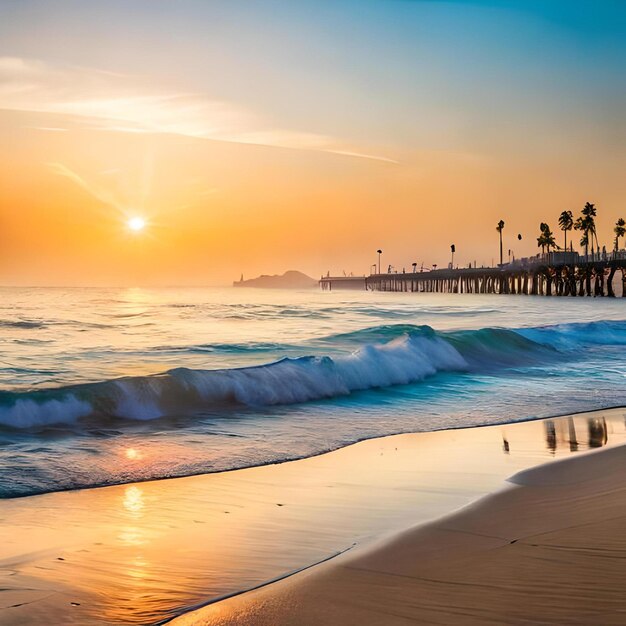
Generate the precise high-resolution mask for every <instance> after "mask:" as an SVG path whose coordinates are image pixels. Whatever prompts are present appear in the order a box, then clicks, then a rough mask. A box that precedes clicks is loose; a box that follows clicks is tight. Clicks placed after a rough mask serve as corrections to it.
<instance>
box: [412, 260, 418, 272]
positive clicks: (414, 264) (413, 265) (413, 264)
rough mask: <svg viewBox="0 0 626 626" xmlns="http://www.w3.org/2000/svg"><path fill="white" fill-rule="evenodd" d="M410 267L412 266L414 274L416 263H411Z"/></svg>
mask: <svg viewBox="0 0 626 626" xmlns="http://www.w3.org/2000/svg"><path fill="white" fill-rule="evenodd" d="M411 267H412V268H413V273H414V274H415V272H417V263H415V262H413V263H411Z"/></svg>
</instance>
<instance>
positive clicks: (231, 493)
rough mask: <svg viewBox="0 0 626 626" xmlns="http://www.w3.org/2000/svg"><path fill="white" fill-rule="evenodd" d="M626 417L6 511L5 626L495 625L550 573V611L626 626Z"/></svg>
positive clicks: (392, 440)
mask: <svg viewBox="0 0 626 626" xmlns="http://www.w3.org/2000/svg"><path fill="white" fill-rule="evenodd" d="M625 413H626V411H625V410H624V409H612V410H607V411H599V412H594V413H583V414H579V415H575V416H569V417H567V416H566V417H563V418H557V419H548V420H537V421H530V422H520V423H514V424H503V425H498V426H489V427H481V428H468V429H459V430H448V431H437V432H427V433H415V434H405V435H394V436H389V437H384V438H381V439H372V440H368V441H363V442H360V443H358V444H354V445H351V446H347V447H345V448H342V449H339V450H336V451H334V452H330V453H327V454H323V455H319V456H316V457H310V458H307V459H302V460H299V461H293V462H287V463H282V464H277V465H267V466H262V467H255V468H250V469H244V470H236V471H232V472H223V473H217V474H208V475H201V476H192V477H187V478H179V479H169V480H161V481H149V482H145V483H131V484H127V485H120V486H113V487H104V488H96V489H85V490H78V491H70V492H59V493H50V494H45V495H41V496H31V497H27V498H17V499H11V500H5V501H3V503H2V509H1V511H2V514H1V515H0V533H1V534H2V536H3V538H4V541H3V545H2V548H1V555H0V580H1V585H0V586H1V587H2V591H1V592H0V603H1V604H0V607H1V609H0V623H2V624H3V626H4V625H7V626H14V625H15V626H17V625H18V624H19V625H20V626H23V625H25V624H41V623H42V620H48V623H63V624H98V625H102V624H107V625H108V624H146V623H150V624H154V623H162V622H165V621H168V620H171V619H173V618H177V617H178V619H180V620H181V621H180V622H179V623H181V624H213V623H220V624H226V623H233V624H251V623H255V624H256V623H259V624H264V623H266V624H281V623H286V624H306V623H311V624H314V623H320V622H324V623H337V624H339V623H348V624H350V623H376V624H389V623H394V621H393V620H394V619H395V620H397V622H398V623H404V622H405V621H407V620H408V621H413V622H414V621H415V620H416V619H418V617H419V619H421V620H424V621H425V622H426V623H450V620H451V617H450V616H451V613H450V611H457V610H458V611H460V612H461V613H462V614H463V616H464V617H463V619H467V620H468V622H469V623H471V620H475V621H476V620H477V621H479V622H480V621H481V620H482V621H483V623H484V621H488V620H489V619H492V620H496V621H498V620H501V619H502V616H503V615H504V613H503V611H505V610H506V611H509V612H511V611H512V613H510V614H511V615H517V613H516V612H519V614H520V616H522V617H523V614H524V610H525V609H528V610H530V609H529V608H528V603H526V602H524V601H520V599H521V598H523V597H524V594H525V593H527V592H528V590H529V589H530V588H532V586H533V585H534V584H535V581H537V580H538V579H539V577H540V576H544V577H547V578H546V580H548V579H549V580H550V585H548V586H546V587H545V590H548V589H550V590H552V589H553V588H554V589H556V590H555V592H554V593H552V591H545V595H543V596H541V597H542V598H543V600H544V601H545V602H546V603H547V608H546V610H547V611H548V613H547V614H548V616H549V615H552V614H554V615H555V616H556V617H555V618H554V619H556V620H557V621H558V620H561V621H560V623H562V618H563V615H564V613H563V611H566V610H569V609H568V607H569V608H570V609H571V610H572V615H576V616H580V618H581V620H582V621H583V622H584V619H585V616H586V617H589V615H590V614H591V613H593V612H597V611H600V609H602V610H603V611H605V612H608V613H607V617H606V619H604V623H610V620H611V616H612V615H615V613H611V611H616V610H617V608H616V606H617V605H618V604H619V602H621V601H620V600H619V598H617V597H616V596H614V595H613V594H614V591H615V590H616V589H617V586H618V583H617V581H618V580H619V578H616V577H615V576H614V574H615V571H616V570H615V568H619V564H620V559H618V558H615V557H616V555H619V554H621V552H620V550H622V551H623V547H620V546H621V543H620V541H621V539H620V537H619V534H618V533H617V529H618V528H619V524H620V520H619V519H618V517H617V516H618V515H623V513H624V508H623V507H624V493H623V488H624V484H625V483H624V475H623V471H624V467H623V464H624V451H625V450H624V448H623V445H624V444H626V429H625V421H624V417H625ZM599 449H602V451H601V452H598V450H599ZM604 449H606V450H607V452H606V453H605V452H604ZM594 450H595V451H594ZM589 451H591V453H590V455H589V456H585V453H587V452H589ZM563 459H572V462H571V464H570V461H567V462H566V463H564V464H563V465H560V464H559V463H552V461H555V460H556V461H559V460H563ZM546 463H548V465H547V466H546V467H547V469H545V470H544V469H542V470H541V471H540V472H536V473H535V472H533V471H532V470H531V472H530V473H528V474H523V473H522V474H520V472H524V471H525V470H529V468H533V467H537V466H543V465H544V464H546ZM514 475H517V478H515V481H516V483H515V484H514V485H513V483H510V482H508V483H507V482H506V480H507V479H508V478H509V477H511V476H514ZM490 494H491V495H490ZM485 498H486V499H485ZM473 502H478V504H476V505H474V506H471V507H470V508H464V507H467V506H468V505H470V504H471V503H473ZM459 510H460V511H461V512H460V513H457V514H456V515H453V516H452V517H446V516H449V515H450V514H452V513H454V512H455V511H459ZM436 520H439V521H436ZM621 521H622V522H623V520H621ZM424 524H430V525H427V526H424ZM416 525H419V526H418V528H417V529H416V530H409V531H407V529H411V528H415V527H416ZM582 525H586V526H582ZM596 525H597V526H596ZM612 525H613V526H612ZM566 527H568V528H569V527H575V528H573V529H571V530H565V528H566ZM612 528H614V529H615V530H616V532H610V531H611V529H612ZM576 529H579V530H576ZM581 529H582V530H581ZM585 529H591V530H585ZM572 533H573V534H572ZM538 535H541V537H540V541H539V539H538V537H537V536H538ZM591 540H593V541H591ZM512 541H516V543H514V544H512V543H511V542H512ZM539 544H540V545H541V546H542V547H541V548H538V547H537V545H539ZM545 546H548V547H545ZM549 546H555V547H554V548H551V547H549ZM558 546H572V549H569V548H568V549H567V550H565V549H561V547H558ZM576 546H578V547H577V548H576V550H574V549H573V548H574V547H576ZM546 550H548V551H549V555H550V558H549V560H548V559H546V554H547V553H546V552H545V551H546ZM338 554H341V556H336V555H338ZM599 555H603V556H599ZM555 557H558V560H557V559H556V558H555ZM571 559H574V560H571ZM587 559H592V561H593V563H588V562H587ZM318 563H322V564H321V565H315V564H318ZM537 563H541V564H542V566H541V568H540V570H541V572H540V573H537V572H535V569H536V567H537ZM546 563H547V564H548V565H546ZM570 565H572V566H575V567H570ZM311 566H312V567H311ZM592 567H593V569H591V568H592ZM303 568H307V569H305V570H304V571H302V572H301V573H299V574H296V575H294V576H290V574H292V573H293V572H295V571H298V570H303ZM563 568H564V571H563V572H562V571H561V570H562V569H563ZM591 571H593V572H594V574H593V577H592V578H593V580H592V581H591V582H590V583H589V584H585V586H584V587H581V584H582V582H583V581H584V579H585V577H586V576H588V574H589V572H591ZM522 575H523V576H522ZM276 579H282V580H281V582H278V583H276V584H269V585H267V586H263V585H266V583H268V581H272V580H276ZM483 580H484V581H489V580H491V582H485V583H484V584H485V586H484V587H483V586H481V585H483V583H482V582H480V581H483ZM259 586H263V587H262V588H260V589H259V590H258V591H255V592H252V593H243V595H239V596H238V597H236V598H233V599H230V600H226V601H220V602H217V603H216V604H213V605H212V606H207V607H205V608H202V609H200V610H198V611H195V612H194V609H195V608H199V607H202V606H203V605H205V604H206V603H207V602H211V601H215V599H218V598H223V597H227V596H231V595H232V594H237V593H240V592H242V591H245V590H246V589H252V588H255V587H259ZM555 586H556V587H555ZM561 587H563V589H562V588H561ZM494 589H497V591H498V593H497V598H498V599H497V601H496V599H495V598H494V593H493V591H494ZM568 589H569V590H568ZM456 594H459V597H458V601H457V600H455V599H454V598H456V597H457V596H456ZM480 594H485V595H480ZM570 595H573V596H574V597H572V598H570ZM533 597H534V596H533ZM479 598H480V600H479ZM550 602H552V603H554V604H555V607H556V608H555V607H552V608H550V606H548V605H549V603H550ZM601 602H602V603H603V604H602V607H600V608H598V607H599V604H600V603H601ZM616 603H617V605H616ZM535 606H538V605H536V604H535V603H533V605H532V607H535ZM621 606H622V608H623V605H621ZM452 607H456V608H452ZM558 607H560V609H559V608H558ZM550 611H552V613H550ZM559 611H560V612H559ZM461 613H459V614H461ZM181 615H182V617H181ZM498 615H499V616H500V617H498ZM603 615H604V613H603ZM250 616H253V618H252V617H250ZM520 619H521V617H520ZM550 619H552V618H550ZM355 620H356V621H355ZM507 620H508V618H507Z"/></svg>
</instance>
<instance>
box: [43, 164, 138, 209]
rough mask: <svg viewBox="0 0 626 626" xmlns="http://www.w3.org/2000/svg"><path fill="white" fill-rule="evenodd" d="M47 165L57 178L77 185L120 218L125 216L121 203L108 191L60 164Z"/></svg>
mask: <svg viewBox="0 0 626 626" xmlns="http://www.w3.org/2000/svg"><path fill="white" fill-rule="evenodd" d="M47 165H48V167H49V168H50V169H51V170H52V172H54V173H55V174H57V175H58V176H63V177H64V178H68V179H69V180H71V181H72V182H73V183H75V184H76V185H78V186H79V187H80V188H81V189H83V190H84V191H86V192H87V193H88V194H89V195H91V196H93V197H94V198H96V200H99V201H100V202H102V203H103V204H105V205H106V206H109V207H112V208H114V209H116V210H117V211H118V213H119V214H120V215H121V216H124V215H126V214H127V210H126V208H125V206H124V204H123V203H121V202H120V201H119V200H118V199H117V198H116V197H115V196H114V195H113V194H112V193H111V192H110V191H108V190H107V189H105V188H104V187H101V186H100V185H96V184H94V183H91V182H88V181H87V180H86V179H85V178H83V177H82V176H81V175H79V174H77V173H76V172H74V171H73V170H71V169H70V168H69V167H67V166H65V165H63V164H62V163H47Z"/></svg>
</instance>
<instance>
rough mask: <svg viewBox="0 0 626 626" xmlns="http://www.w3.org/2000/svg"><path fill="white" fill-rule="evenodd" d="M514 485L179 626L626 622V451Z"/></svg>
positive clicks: (528, 475)
mask: <svg viewBox="0 0 626 626" xmlns="http://www.w3.org/2000/svg"><path fill="white" fill-rule="evenodd" d="M511 482H512V487H511V488H510V489H507V490H505V491H501V492H499V493H497V494H495V495H492V496H488V497H485V498H483V499H481V500H480V501H479V502H477V503H475V504H473V505H470V506H468V507H466V508H465V509H463V510H462V511H460V512H458V513H456V514H454V515H451V516H449V517H446V518H444V519H441V520H439V521H437V522H434V523H431V524H428V525H425V526H423V527H420V528H417V529H415V530H412V531H409V532H406V533H403V534H402V535H400V536H399V537H397V538H395V539H393V540H391V541H388V542H386V543H384V544H383V545H378V546H375V547H372V548H370V549H369V550H364V551H363V552H362V553H358V552H355V553H354V554H352V555H349V556H345V557H339V558H338V559H336V560H335V561H334V562H331V563H328V564H326V565H322V566H320V567H318V568H314V569H313V570H308V571H306V572H303V573H301V574H297V575H295V576H293V577H291V578H289V579H286V580H284V581H282V582H279V583H276V584H272V585H268V586H266V587H264V588H262V589H260V590H257V591H252V592H250V593H247V594H244V595H241V596H238V597H236V598H232V599H229V600H225V601H223V602H219V603H217V604H214V605H211V606H208V607H205V608H204V609H201V610H199V611H196V612H195V613H191V614H188V615H186V616H183V617H182V618H179V619H176V620H174V621H173V622H172V625H173V626H174V625H175V626H219V625H226V624H255V626H264V625H267V626H269V625H272V626H277V625H291V624H293V625H296V624H297V625H299V626H306V625H309V624H310V625H314V624H330V625H332V624H338V625H339V624H341V625H348V624H360V625H364V626H374V625H376V626H383V625H384V626H389V625H395V624H397V625H398V626H399V625H402V624H440V625H449V624H559V625H560V624H603V625H610V624H615V625H618V624H624V623H626V596H625V595H624V581H625V578H624V576H625V573H626V565H625V559H626V536H625V535H624V528H626V446H620V447H618V448H614V449H607V450H602V451H596V452H594V453H590V454H588V455H585V456H581V457H573V458H569V459H567V460H564V461H561V462H559V463H555V464H550V465H545V466H541V467H538V468H535V469H532V470H527V471H525V472H521V473H519V474H517V475H516V476H514V477H513V478H512V480H511Z"/></svg>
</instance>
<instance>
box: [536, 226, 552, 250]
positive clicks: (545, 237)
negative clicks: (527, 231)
mask: <svg viewBox="0 0 626 626" xmlns="http://www.w3.org/2000/svg"><path fill="white" fill-rule="evenodd" d="M539 229H540V230H541V235H539V237H537V245H538V246H540V247H541V251H542V252H545V251H546V249H547V250H548V252H550V248H556V241H555V239H554V234H553V233H552V231H551V230H550V226H548V224H546V223H545V222H541V224H540V225H539Z"/></svg>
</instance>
